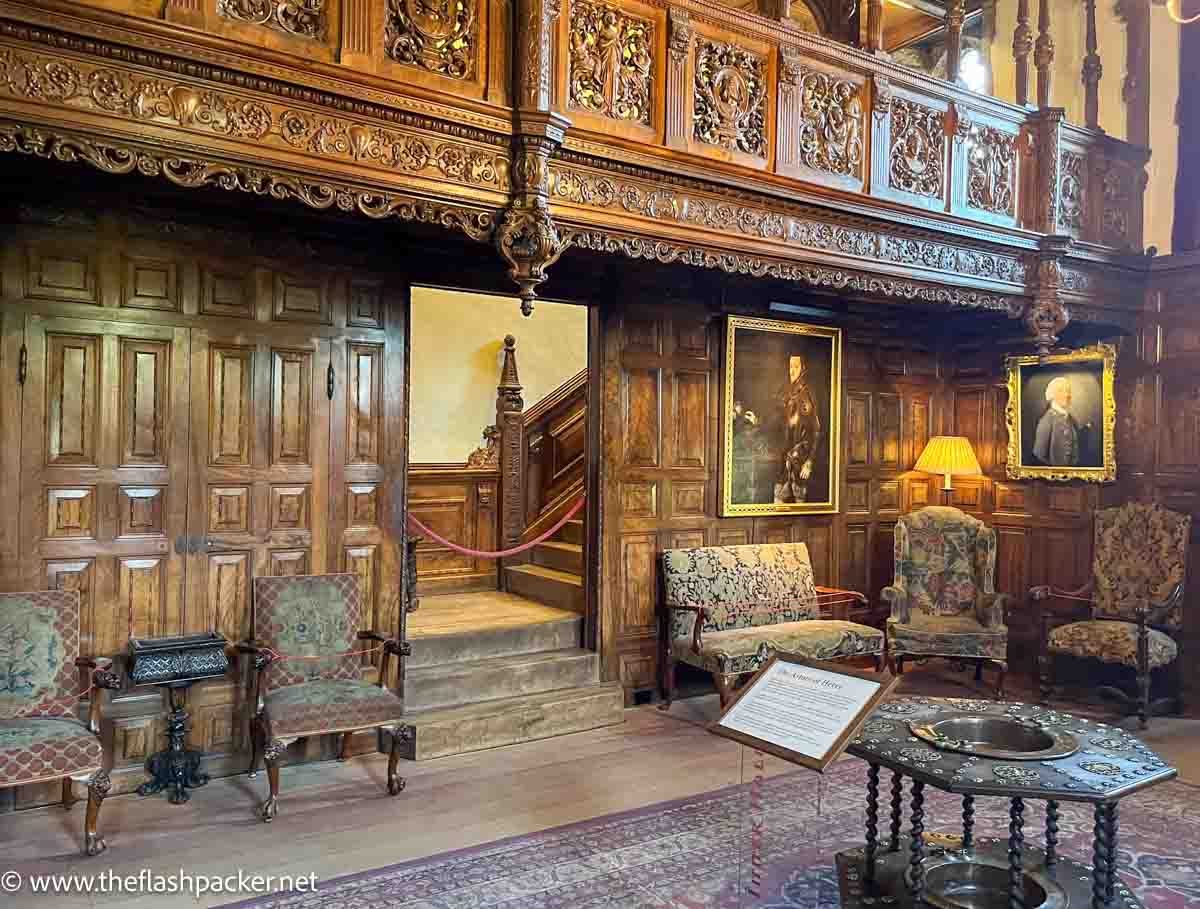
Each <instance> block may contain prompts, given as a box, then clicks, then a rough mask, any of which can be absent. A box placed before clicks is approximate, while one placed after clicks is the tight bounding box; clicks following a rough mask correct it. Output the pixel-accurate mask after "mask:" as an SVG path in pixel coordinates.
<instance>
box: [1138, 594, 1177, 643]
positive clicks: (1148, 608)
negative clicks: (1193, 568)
mask: <svg viewBox="0 0 1200 909" xmlns="http://www.w3.org/2000/svg"><path fill="white" fill-rule="evenodd" d="M1182 599H1183V584H1176V585H1175V586H1174V587H1173V588H1171V592H1170V593H1169V594H1168V595H1167V598H1166V599H1165V600H1163V601H1162V602H1161V603H1148V604H1146V605H1144V606H1135V607H1134V609H1133V614H1134V616H1135V617H1136V618H1137V623H1138V629H1139V630H1142V629H1146V630H1147V631H1148V629H1149V627H1150V626H1151V625H1159V624H1162V623H1163V622H1164V621H1165V620H1166V618H1167V616H1168V615H1169V614H1170V612H1171V610H1172V609H1174V608H1176V607H1177V606H1178V605H1179V603H1180V601H1181V600H1182Z"/></svg>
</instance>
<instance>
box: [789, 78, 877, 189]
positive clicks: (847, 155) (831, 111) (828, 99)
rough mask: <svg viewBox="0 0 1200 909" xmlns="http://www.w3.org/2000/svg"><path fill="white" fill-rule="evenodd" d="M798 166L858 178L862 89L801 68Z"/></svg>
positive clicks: (860, 156)
mask: <svg viewBox="0 0 1200 909" xmlns="http://www.w3.org/2000/svg"><path fill="white" fill-rule="evenodd" d="M795 84H796V86H797V88H798V89H799V92H800V142H799V145H800V148H799V152H800V155H799V157H800V163H802V164H803V165H804V166H805V167H808V168H811V169H812V170H818V171H823V172H825V173H830V174H838V175H839V176H845V177H861V176H862V166H863V103H862V98H861V92H862V86H860V85H859V84H858V83H857V82H854V81H853V80H851V79H843V78H839V77H838V76H835V75H832V74H830V73H826V72H822V71H820V70H814V69H808V68H806V67H800V68H799V71H798V72H796V73H795Z"/></svg>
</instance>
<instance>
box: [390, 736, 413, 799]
mask: <svg viewBox="0 0 1200 909" xmlns="http://www.w3.org/2000/svg"><path fill="white" fill-rule="evenodd" d="M414 732H415V730H414V729H413V727H412V726H394V727H392V729H391V734H392V750H391V752H390V753H389V754H388V776H387V779H388V795H399V794H400V793H401V792H403V791H404V787H405V785H406V784H405V782H404V777H402V776H400V774H399V773H397V772H396V770H397V766H398V765H399V763H400V750H401V747H402V746H403V745H404V743H405V742H411V741H412V738H413V734H414Z"/></svg>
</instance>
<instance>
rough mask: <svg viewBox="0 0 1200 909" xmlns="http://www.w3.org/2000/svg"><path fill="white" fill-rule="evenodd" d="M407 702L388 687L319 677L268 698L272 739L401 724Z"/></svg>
mask: <svg viewBox="0 0 1200 909" xmlns="http://www.w3.org/2000/svg"><path fill="white" fill-rule="evenodd" d="M403 716H404V702H403V701H402V700H400V698H399V697H397V696H396V695H395V694H393V693H392V692H391V691H388V690H387V689H386V688H380V687H379V686H378V685H372V684H370V683H369V682H360V681H354V680H351V679H318V680H317V681H314V682H302V683H301V684H299V685H288V686H286V687H284V688H276V689H275V690H274V691H272V692H271V693H270V694H268V695H267V697H266V707H265V711H264V717H265V719H266V724H267V735H268V737H270V738H275V739H279V738H291V737H299V736H303V735H317V734H320V733H324V732H338V731H341V730H344V729H359V728H365V727H368V726H380V725H385V724H388V723H398V722H400V721H401V720H402V719H403Z"/></svg>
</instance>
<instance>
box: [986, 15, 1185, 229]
mask: <svg viewBox="0 0 1200 909" xmlns="http://www.w3.org/2000/svg"><path fill="white" fill-rule="evenodd" d="M1031 5H1032V6H1033V13H1032V16H1031V22H1030V24H1031V25H1032V26H1033V29H1034V36H1035V37H1036V35H1037V4H1031ZM1115 7H1116V5H1115V4H1112V3H1099V4H1097V5H1096V44H1097V46H1098V48H1099V52H1100V60H1101V63H1102V65H1103V66H1104V74H1103V75H1102V76H1101V77H1100V111H1099V113H1100V126H1101V128H1102V129H1104V131H1105V132H1107V133H1108V134H1109V135H1112V136H1116V137H1117V138H1118V139H1124V138H1125V101H1124V98H1122V88H1123V86H1124V82H1125V53H1126V41H1125V23H1124V22H1123V21H1121V20H1120V19H1119V18H1118V17H1117V15H1116V9H1115ZM1052 12H1053V14H1054V16H1053V19H1052V22H1053V31H1052V34H1053V35H1054V77H1053V80H1052V82H1051V97H1050V102H1051V104H1053V105H1054V106H1055V107H1062V108H1065V109H1066V112H1067V120H1068V121H1070V122H1071V123H1077V124H1082V123H1083V122H1084V88H1083V57H1084V54H1085V53H1086V41H1087V33H1086V29H1085V24H1086V21H1085V19H1084V5H1083V4H1082V3H1077V4H1076V3H1072V4H1066V3H1063V4H1061V5H1060V4H1059V3H1057V2H1056V3H1054V4H1053V5H1052ZM1016 27H1017V4H1016V0H999V2H998V3H997V4H996V32H995V37H994V39H993V43H992V45H991V48H990V56H991V64H992V85H993V92H994V94H995V95H996V97H998V98H1003V99H1004V100H1006V101H1013V100H1015V99H1016V84H1015V79H1016V67H1015V66H1014V64H1013V56H1012V36H1013V30H1014V29H1016ZM1029 70H1030V72H1029V95H1030V99H1031V100H1036V97H1037V72H1036V69H1035V68H1034V65H1033V55H1032V54H1030V60H1029ZM1178 97H1179V25H1178V24H1176V23H1175V22H1172V21H1171V18H1170V16H1169V15H1168V14H1167V10H1166V8H1165V7H1162V6H1158V5H1157V4H1153V5H1151V7H1150V147H1151V149H1153V152H1154V153H1153V155H1152V156H1151V158H1150V164H1149V166H1148V167H1147V168H1146V171H1147V174H1148V176H1149V178H1150V182H1149V184H1148V185H1147V187H1146V204H1145V245H1146V246H1157V247H1158V251H1159V253H1166V252H1169V251H1170V249H1171V222H1172V220H1173V215H1174V208H1175V173H1176V169H1177V158H1178V148H1177V146H1178V141H1179V137H1178V128H1177V126H1176V124H1175V103H1176V100H1177V99H1178Z"/></svg>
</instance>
